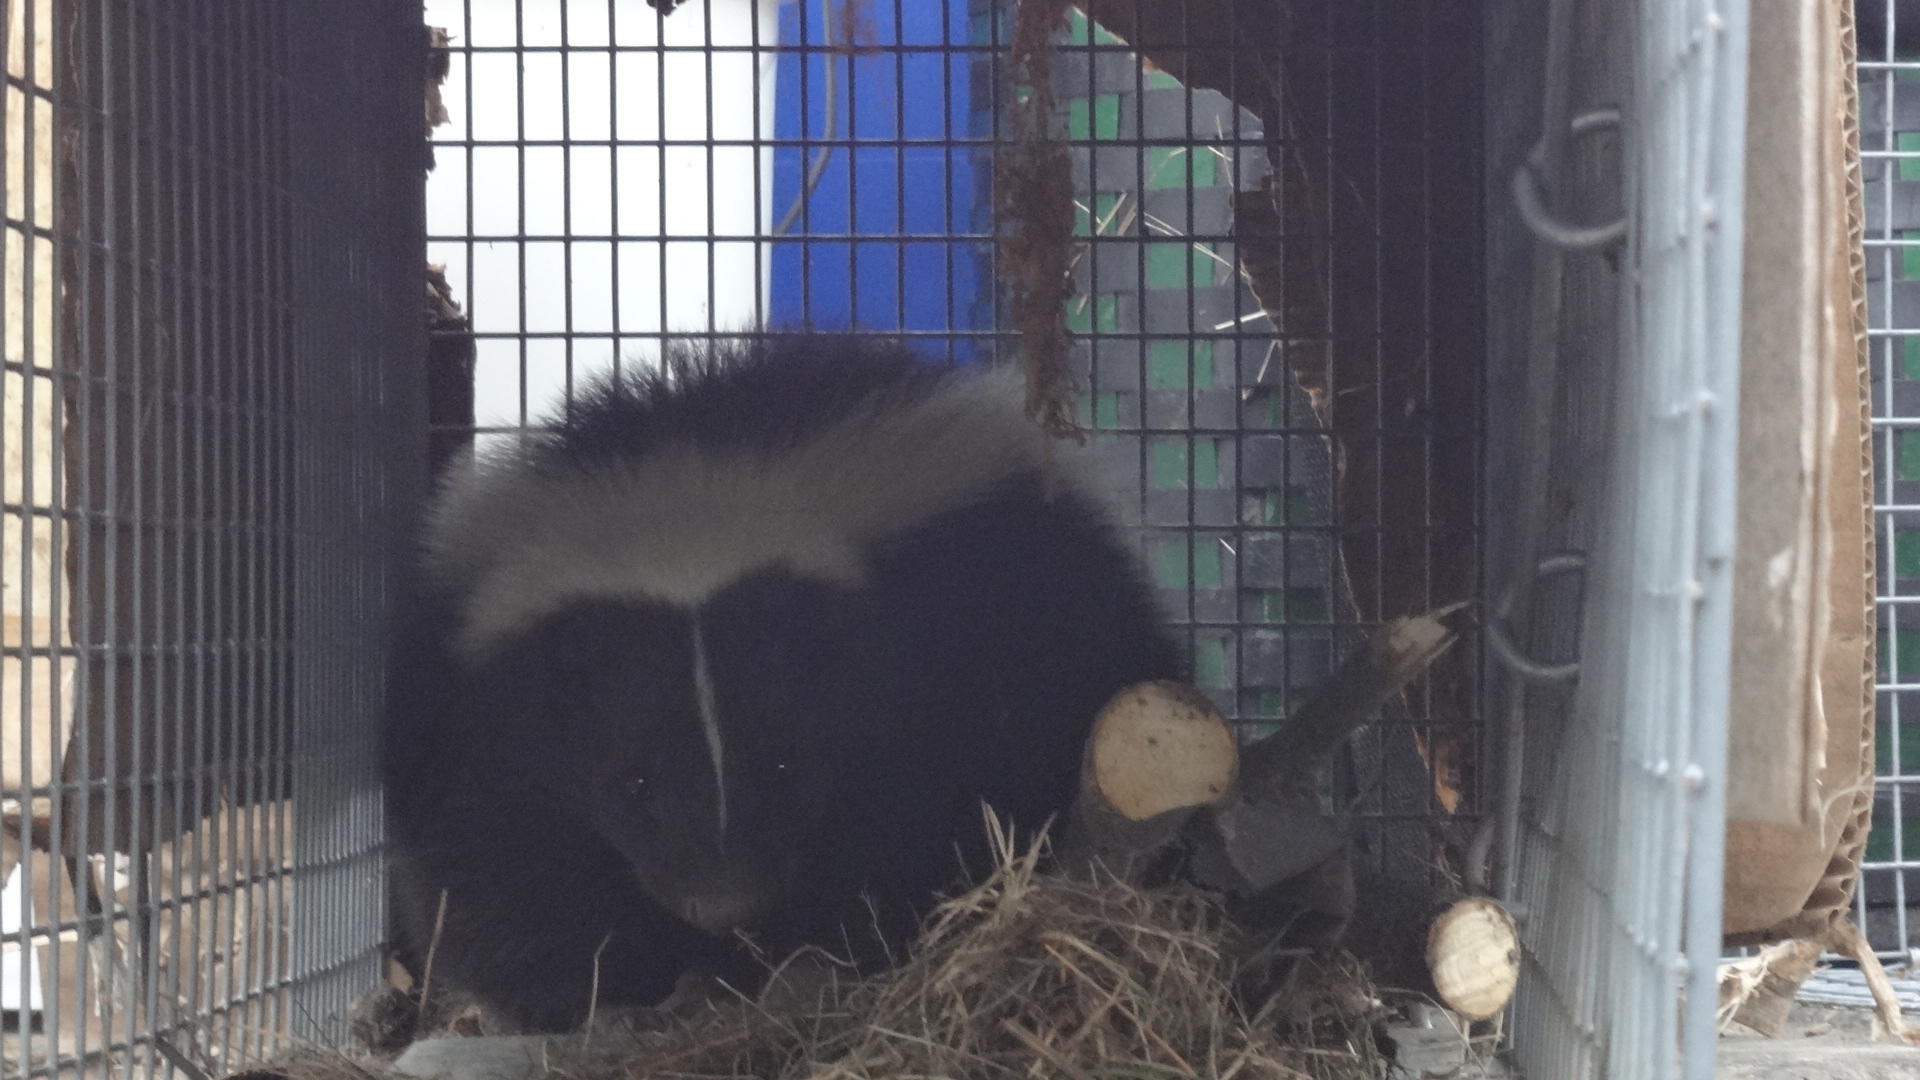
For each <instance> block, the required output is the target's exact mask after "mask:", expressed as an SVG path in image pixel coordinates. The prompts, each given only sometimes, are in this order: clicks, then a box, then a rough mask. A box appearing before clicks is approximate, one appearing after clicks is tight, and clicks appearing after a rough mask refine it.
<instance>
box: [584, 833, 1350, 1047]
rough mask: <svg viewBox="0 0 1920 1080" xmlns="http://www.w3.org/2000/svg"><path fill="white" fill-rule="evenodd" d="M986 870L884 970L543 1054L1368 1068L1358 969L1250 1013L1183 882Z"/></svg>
mask: <svg viewBox="0 0 1920 1080" xmlns="http://www.w3.org/2000/svg"><path fill="white" fill-rule="evenodd" d="M994 836H995V840H996V844H997V847H998V849H999V856H1000V858H999V864H1000V865H999V869H998V871H997V872H996V873H994V874H993V875H992V876H991V877H990V878H989V879H988V880H987V881H986V882H984V883H983V884H981V885H980V886H979V887H978V888H975V889H974V890H972V891H971V892H969V893H967V894H965V895H963V896H960V897H958V898H957V899H954V900H952V901H950V902H949V903H947V904H946V905H944V906H943V907H942V908H941V909H940V911H939V912H938V913H937V914H936V916H935V918H934V920H933V922H932V924H931V926H930V928H929V929H928V931H927V933H926V934H925V936H924V937H923V938H922V940H921V942H920V944H919V946H918V947H917V949H916V950H915V953H914V955H913V956H912V957H911V958H909V959H908V960H907V961H906V962H905V963H904V964H902V965H901V967H900V968H898V969H897V970H895V971H894V972H892V973H890V974H888V975H887V976H885V977H884V978H879V979H873V980H867V981H860V980H847V979H842V980H824V985H822V986H821V987H820V988H819V990H818V993H817V996H813V995H807V996H804V999H803V1000H796V999H795V995H792V994H788V995H784V996H785V997H786V998H787V999H788V1000H787V1001H786V1002H785V1003H781V1002H779V1001H778V1000H776V999H777V998H779V997H781V996H783V995H780V994H779V993H778V992H777V991H776V992H775V993H773V994H770V995H768V996H764V997H763V998H762V999H761V1001H759V1002H753V1003H748V1002H739V1001H736V1002H731V1003H727V1004H723V1005H716V1006H712V1007H708V1008H706V1009H703V1010H701V1011H700V1015H696V1016H693V1017H689V1018H685V1019H684V1020H683V1021H681V1022H677V1023H675V1024H672V1025H669V1026H668V1027H667V1028H665V1029H663V1030H657V1031H646V1032H632V1031H629V1032H626V1033H623V1034H622V1035H620V1036H618V1037H611V1038H609V1037H603V1036H601V1035H600V1034H596V1035H595V1036H594V1039H597V1040H599V1046H598V1047H597V1048H596V1047H595V1045H594V1043H593V1042H591V1041H589V1042H588V1043H587V1044H586V1046H585V1047H584V1048H576V1049H575V1050H572V1051H566V1052H561V1053H558V1054H555V1055H554V1056H553V1057H552V1058H551V1059H550V1061H551V1065H552V1074H551V1075H553V1076H555V1077H557V1078H564V1080H641V1078H653V1077H674V1078H707V1077H716V1078H717V1077H758V1078H766V1080H799V1078H802V1077H805V1078H808V1080H865V1078H868V1077H872V1078H879V1077H889V1078H892V1077H950V1078H955V1080H961V1078H975V1077H978V1078H982V1080H985V1078H995V1080H999V1078H1010V1077H1029V1076H1059V1077H1068V1078H1071V1080H1091V1078H1093V1077H1101V1078H1107V1077H1125V1078H1137V1080H1152V1078H1158V1077H1168V1078H1174V1077H1193V1078H1207V1080H1214V1078H1217V1080H1227V1078H1234V1077H1237V1078H1245V1080H1302V1078H1308V1077H1310V1078H1312V1080H1360V1078H1368V1080H1372V1078H1375V1077H1380V1076H1382V1075H1384V1072H1385V1063H1384V1061H1383V1060H1382V1059H1381V1058H1380V1056H1379V1054H1378V1052H1377V1051H1376V1049H1375V1044H1374V1038H1373V1030H1372V1024H1371V1019H1372V1018H1371V1015H1370V1013H1371V1012H1372V1010H1373V1008H1374V1005H1373V1002H1372V998H1371V993H1370V991H1369V989H1368V988H1367V986H1366V984H1365V981H1364V978H1363V977H1362V976H1361V974H1360V972H1359V971H1358V969H1357V965H1353V964H1351V963H1350V962H1343V961H1341V960H1340V959H1337V958H1332V957H1319V958H1314V959H1311V960H1309V961H1308V963H1307V964H1306V965H1304V966H1303V968H1302V970H1301V971H1300V973H1299V975H1300V977H1299V978H1297V979H1295V980H1294V985H1295V986H1297V987H1299V988H1300V989H1298V990H1294V991H1290V992H1287V993H1283V994H1281V995H1277V996H1276V997H1275V998H1274V999H1273V1000H1272V1001H1270V1002H1268V1003H1267V1005H1266V1007H1265V1008H1263V1009H1261V1010H1260V1011H1259V1013H1258V1014H1256V1015H1252V1016H1249V1015H1247V1013H1246V1012H1245V1011H1244V1010H1243V1009H1242V1008H1241V1007H1240V1006H1239V1005H1238V1004H1237V1003H1236V1002H1235V1000H1234V996H1233V993H1232V983H1233V975H1234V971H1233V961H1232V959H1231V953H1232V949H1231V940H1232V939H1231V931H1230V930H1229V928H1228V926H1227V924H1226V923H1225V921H1224V919H1223V917H1222V916H1221V913H1220V910H1219V908H1218V906H1217V905H1216V904H1215V903H1214V902H1212V901H1211V900H1210V899H1208V898H1207V897H1206V896H1205V895H1203V894H1201V893H1199V892H1197V891H1195V890H1191V889H1184V888H1174V889H1161V890H1142V889H1137V888H1133V887H1131V886H1129V885H1127V884H1125V883H1123V882H1119V881H1115V880H1113V879H1111V878H1105V879H1091V878H1081V879H1063V878H1059V877H1054V876H1050V875H1043V874H1040V873H1038V872H1037V865H1038V862H1039V860H1040V858H1041V853H1042V844H1041V843H1035V844H1033V845H1031V846H1029V847H1027V848H1026V849H1025V850H1018V849H1016V848H1015V846H1014V842H1013V840H1012V837H1011V836H1010V835H1009V834H1007V833H1006V832H1003V831H1000V830H998V829H995V831H994Z"/></svg>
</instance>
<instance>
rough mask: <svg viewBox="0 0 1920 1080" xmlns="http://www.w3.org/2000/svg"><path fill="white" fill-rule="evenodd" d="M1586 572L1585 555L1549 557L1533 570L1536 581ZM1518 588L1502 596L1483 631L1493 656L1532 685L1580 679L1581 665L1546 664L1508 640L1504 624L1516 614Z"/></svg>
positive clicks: (1568, 554)
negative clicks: (1557, 575)
mask: <svg viewBox="0 0 1920 1080" xmlns="http://www.w3.org/2000/svg"><path fill="white" fill-rule="evenodd" d="M1586 569H1587V557H1586V556H1585V555H1581V554H1577V553H1574V552H1568V553H1566V554H1563V555H1549V556H1548V557H1546V558H1545V559H1542V560H1540V562H1539V564H1538V565H1536V566H1535V567H1534V568H1533V580H1534V581H1539V580H1540V579H1541V578H1545V577H1552V576H1554V575H1555V574H1578V573H1583V572H1585V571H1586ZM1519 592H1520V589H1519V584H1518V583H1516V584H1515V585H1513V586H1511V587H1509V588H1508V589H1507V591H1506V592H1503V593H1501V594H1500V600H1499V602H1498V603H1496V604H1494V606H1493V618H1491V619H1489V620H1487V623H1486V625H1485V626H1483V627H1481V632H1482V634H1484V635H1485V637H1486V641H1487V644H1488V645H1489V646H1491V647H1492V648H1493V654H1494V655H1495V656H1497V657H1499V659H1500V662H1501V663H1503V664H1505V665H1507V667H1508V668H1509V669H1511V670H1512V671H1513V672H1514V674H1516V675H1519V676H1520V677H1521V678H1523V679H1528V680H1531V681H1533V682H1572V681H1573V680H1574V679H1576V678H1578V677H1579V676H1580V662H1579V661H1578V660H1569V661H1567V662H1566V663H1564V664H1543V663H1541V662H1540V661H1538V660H1535V659H1534V658H1533V657H1531V656H1528V655H1527V654H1526V653H1523V652H1521V651H1520V649H1519V647H1518V646H1516V645H1515V644H1514V643H1513V640H1512V639H1511V638H1509V637H1507V631H1506V627H1505V625H1504V624H1505V622H1506V619H1507V616H1509V615H1511V614H1513V604H1514V601H1515V599H1516V598H1517V597H1518V596H1519Z"/></svg>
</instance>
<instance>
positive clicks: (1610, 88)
mask: <svg viewBox="0 0 1920 1080" xmlns="http://www.w3.org/2000/svg"><path fill="white" fill-rule="evenodd" d="M1498 25H1499V27H1500V32H1501V34H1502V35H1503V37H1504V39H1505V40H1506V41H1507V42H1510V43H1513V44H1514V45H1515V46H1516V50H1515V52H1514V53H1511V54H1509V55H1514V56H1519V57H1525V58H1526V59H1525V60H1523V61H1522V63H1521V64H1520V65H1519V69H1520V71H1521V72H1524V74H1525V75H1526V76H1527V77H1526V78H1525V79H1524V80H1523V82H1522V84H1521V86H1519V87H1518V88H1512V89H1509V90H1506V91H1503V92H1502V94H1501V97H1502V98H1503V99H1504V100H1502V102H1501V103H1500V105H1499V106H1498V107H1497V108H1496V116H1498V117H1499V120H1497V124H1498V127H1499V129H1500V134H1499V137H1498V138H1497V140H1496V155H1497V162H1498V164H1497V167H1498V168H1500V169H1501V170H1502V171H1503V172H1504V173H1505V174H1506V175H1507V176H1508V177H1510V178H1512V179H1511V182H1510V183H1509V184H1507V185H1503V186H1504V188H1505V191H1504V192H1503V194H1504V195H1507V197H1508V198H1510V199H1511V200H1512V201H1511V204H1510V205H1509V206H1506V207H1502V209H1501V220H1502V221H1503V226H1502V228H1500V229H1499V230H1497V231H1496V236H1497V237H1499V238H1500V239H1498V240H1497V247H1496V252H1495V254H1494V256H1493V258H1494V261H1495V263H1496V266H1497V267H1498V269H1497V270H1496V281H1500V280H1502V279H1503V278H1504V283H1503V285H1501V286H1498V287H1497V292H1498V293H1500V294H1502V295H1515V296H1526V297H1528V298H1529V299H1528V302H1527V304H1526V305H1525V306H1524V307H1523V308H1522V309H1521V310H1520V311H1518V312H1512V311H1506V310H1500V309H1496V312H1495V315H1494V320H1495V322H1496V324H1500V325H1501V326H1502V329H1501V330H1500V331H1499V332H1497V333H1496V341H1497V343H1498V348H1497V352H1496V354H1495V356H1494V357H1493V359H1492V363H1493V364H1494V365H1495V368H1496V373H1495V375H1494V380H1495V385H1496V387H1498V388H1499V389H1496V390H1495V391H1494V399H1495V400H1494V403H1493V404H1492V405H1491V407H1490V410H1489V412H1490V415H1491V416H1494V417H1497V418H1499V419H1497V420H1495V422H1494V424H1493V428H1494V430H1493V431H1492V432H1491V433H1490V439H1491V440H1492V441H1493V442H1494V443H1495V445H1496V446H1497V447H1498V449H1497V450H1496V451H1495V453H1494V456H1495V460H1496V462H1497V463H1498V464H1497V466H1496V468H1495V470H1494V471H1493V473H1492V477H1491V478H1490V484H1492V485H1500V484H1501V483H1502V478H1503V477H1504V478H1507V479H1506V484H1507V486H1506V490H1505V491H1504V492H1503V493H1502V495H1501V497H1500V498H1499V499H1498V500H1497V505H1496V512H1497V513H1499V514H1501V515H1502V520H1504V521H1507V522H1509V523H1510V527H1511V530H1512V531H1511V533H1510V534H1508V535H1506V536H1504V537H1503V538H1502V542H1501V543H1500V545H1499V549H1500V550H1499V558H1500V559H1501V560H1502V561H1501V562H1500V563H1499V564H1497V565H1499V566H1500V574H1501V578H1500V579H1499V580H1498V584H1497V588H1498V589H1499V590H1500V591H1499V592H1498V593H1497V594H1496V596H1498V597H1501V598H1500V599H1496V600H1495V602H1494V604H1493V612H1494V614H1495V617H1500V618H1505V617H1506V616H1507V615H1508V613H1509V604H1508V602H1507V600H1506V599H1504V597H1506V596H1519V597H1520V598H1521V599H1522V601H1523V602H1524V603H1525V605H1526V606H1524V607H1521V606H1520V605H1519V604H1515V605H1513V607H1512V611H1513V613H1514V616H1515V618H1514V621H1513V622H1511V623H1510V624H1509V625H1511V626H1514V627H1516V628H1519V629H1524V630H1526V631H1528V633H1527V635H1526V637H1525V638H1524V642H1525V645H1526V655H1518V654H1514V655H1507V654H1506V653H1505V652H1504V651H1502V655H1503V657H1504V660H1503V665H1502V667H1503V673H1504V677H1503V678H1502V680H1501V682H1502V686H1501V694H1502V697H1503V699H1504V700H1503V705H1504V707H1505V710H1506V711H1507V714H1508V717H1509V719H1510V723H1509V724H1508V725H1507V727H1506V729H1505V730H1506V732H1507V734H1508V737H1509V738H1511V739H1512V740H1513V744H1512V745H1510V746H1509V747H1508V752H1509V754H1510V755H1511V757H1510V760H1512V761H1515V762H1516V764H1517V768H1518V772H1517V773H1510V774H1509V777H1510V784H1511V787H1510V789H1509V791H1510V794H1511V796H1512V797H1511V799H1510V800H1509V801H1508V802H1507V804H1506V806H1505V807H1503V813H1504V814H1506V815H1510V817H1509V820H1510V821H1511V823H1512V827H1513V828H1514V829H1515V832H1516V836H1515V842H1516V845H1517V847H1516V848H1515V850H1516V851H1517V858H1515V859H1514V860H1513V863H1512V866H1511V867H1510V870H1509V873H1510V874H1511V877H1510V878H1509V880H1508V881H1507V882H1506V883H1505V886H1506V889H1507V890H1508V891H1507V893H1506V895H1507V896H1508V898H1509V899H1510V900H1511V901H1513V902H1515V903H1516V904H1517V905H1518V906H1519V908H1520V910H1521V912H1522V914H1523V923H1522V942H1523V946H1524V948H1523V964H1522V985H1521V987H1520V990H1519V992H1518V993H1517V994H1516V997H1515V1005H1514V1010H1513V1014H1512V1015H1513V1034H1512V1038H1513V1046H1514V1053H1515V1058H1516V1060H1517V1061H1518V1062H1519V1064H1520V1065H1521V1067H1522V1068H1523V1070H1524V1071H1525V1073H1526V1075H1529V1076H1552V1077H1678V1076H1685V1077H1688V1078H1697V1080H1706V1078H1708V1077H1711V1076H1713V1075H1714V1045H1715V1042H1714V1040H1715V1038H1716V1017H1715V1014H1714V1009H1715V1006H1716V1004H1717V1001H1718V998H1717V993H1716V990H1715V986H1714V978H1715V974H1716V962H1717V959H1718V956H1719V952H1720V942H1721V927H1720V916H1721V908H1720V902H1719V900H1720V890H1721V873H1722V859H1721V850H1722V844H1723V837H1724V829H1725V821H1724V815H1723V812H1722V798H1723V795H1724V791H1723V788H1724V784H1725V766H1724V762H1725V759H1726V740H1727V720H1726V717H1727V693H1728V686H1729V673H1730V670H1731V661H1730V656H1731V641H1732V631H1731V624H1732V591H1733V590H1732V585H1733V582H1732V573H1731V564H1732V559H1733V554H1734V547H1733V539H1734V538H1733V522H1734V520H1735V518H1736V516H1737V515H1736V504H1735V502H1734V494H1735V492H1734V477H1735V475H1736V472H1737V467H1738V459H1739V454H1738V445H1739V444H1738V435H1739V425H1738V423H1737V422H1736V419H1737V417H1736V414H1735V412H1734V410H1732V409H1727V408H1723V407H1721V403H1727V402H1734V401H1737V400H1738V394H1739V388H1740V376H1741V366H1740V359H1741V357H1740V326H1741V324H1740V254H1741V229H1740V222H1741V220H1742V217H1741V213H1742V211H1741V207H1742V194H1743V177H1744V168H1745V163H1744V162H1745V159H1744V155H1745V100H1746V99H1745V95H1746V49H1747V39H1746V22H1745V12H1744V5H1737V4H1736V5H1716V4H1713V3H1688V4H1657V3H1655V4H1645V5H1641V6H1639V8H1638V9H1635V8H1633V7H1632V6H1620V5H1612V6H1609V5H1589V4H1577V3H1570V2H1564V0H1562V2H1556V3H1553V4H1548V5H1502V10H1501V14H1500V16H1499V18H1498ZM1623 114H1624V115H1623ZM1616 241H1618V242H1620V246H1618V247H1614V246H1612V245H1613V244H1614V243H1615V242H1616ZM1508 290H1511V293H1509V292H1508ZM1509 365H1511V366H1509ZM1503 375H1510V376H1511V379H1510V381H1508V380H1507V379H1504V378H1503ZM1503 468H1504V470H1506V471H1504V472H1503V471H1502V469H1503ZM1568 551H1572V552H1576V553H1584V555H1585V557H1584V558H1581V557H1578V556H1574V555H1568V554H1563V553H1565V552H1568ZM1582 575H1584V578H1585V584H1584V601H1583V597H1582V593H1581V591H1580V590H1579V588H1578V587H1577V586H1578V585H1579V581H1580V577H1581V576H1582ZM1576 641H1577V643H1578V659H1577V664H1572V665H1566V664H1563V663H1561V662H1562V661H1566V660H1567V659H1568V658H1569V655H1570V652H1571V650H1572V648H1573V646H1574V643H1575V642H1576ZM1575 674H1577V676H1578V683H1577V685H1573V684H1572V683H1571V676H1573V675H1575Z"/></svg>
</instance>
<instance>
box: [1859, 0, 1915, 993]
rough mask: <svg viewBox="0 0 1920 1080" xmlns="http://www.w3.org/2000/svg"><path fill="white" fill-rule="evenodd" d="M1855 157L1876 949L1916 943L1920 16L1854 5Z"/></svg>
mask: <svg viewBox="0 0 1920 1080" xmlns="http://www.w3.org/2000/svg"><path fill="white" fill-rule="evenodd" d="M1858 13H1859V21H1860V59H1859V82H1860V148H1861V155H1860V156H1861V165H1862V173H1863V178H1864V180H1865V201H1866V212H1867V229H1866V255H1867V316H1868V326H1869V337H1870V340H1871V343H1872V361H1873V362H1872V367H1873V439H1874V441H1873V453H1874V522H1875V540H1876V544H1877V547H1878V552H1879V566H1878V567H1877V571H1876V589H1875V591H1876V593H1877V597H1878V602H1877V609H1878V620H1877V621H1878V637H1879V665H1878V670H1879V688H1878V695H1877V696H1878V701H1877V711H1878V717H1877V720H1876V730H1875V756H1876V761H1875V767H1874V773H1875V777H1876V782H1877V790H1876V792H1875V795H1874V807H1873V830H1872V832H1871V833H1870V834H1869V835H1868V837H1867V852H1866V857H1865V859H1864V860H1863V862H1862V863H1861V873H1860V884H1859V888H1858V890H1857V891H1856V893H1855V898H1854V904H1855V908H1854V914H1855V917H1856V919H1857V920H1858V921H1859V923H1860V925H1861V927H1862V928H1863V929H1864V930H1865V932H1866V935H1867V940H1868V941H1869V942H1871V943H1872V945H1873V947H1874V949H1875V951H1877V952H1879V953H1881V954H1882V955H1885V956H1887V957H1889V958H1897V959H1899V960H1902V961H1908V960H1910V959H1911V956H1912V952H1911V950H1912V949H1913V948H1914V946H1915V945H1917V944H1920V936H1916V935H1920V919H1916V914H1920V912H1916V909H1915V904H1916V900H1920V897H1917V896H1916V890H1915V887H1916V886H1917V885H1920V878H1915V877H1914V872H1915V871H1916V870H1920V831H1917V830H1916V829H1915V828H1914V826H1915V824H1916V815H1917V814H1920V798H1916V796H1920V788H1916V787H1915V786H1914V785H1915V784H1917V783H1920V757H1917V756H1916V754H1920V734H1917V733H1916V732H1915V731H1914V730H1912V722H1911V720H1910V719H1908V716H1909V714H1912V713H1913V712H1914V706H1915V704H1916V698H1915V693H1914V692H1915V690H1916V689H1920V617H1916V609H1915V608H1914V607H1913V605H1914V603H1915V602H1916V599H1920V430H1915V429H1916V428H1920V424H1916V423H1915V421H1916V420H1920V291H1916V290H1920V261H1916V253H1917V252H1920V212H1916V211H1917V208H1920V203H1916V200H1915V199H1914V198H1913V195H1914V193H1915V192H1920V183H1917V182H1916V181H1920V41H1916V36H1917V34H1920V11H1916V10H1915V9H1914V7H1913V6H1912V5H1911V4H1909V3H1903V2H1897V0H1861V2H1860V4H1859V6H1858Z"/></svg>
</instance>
